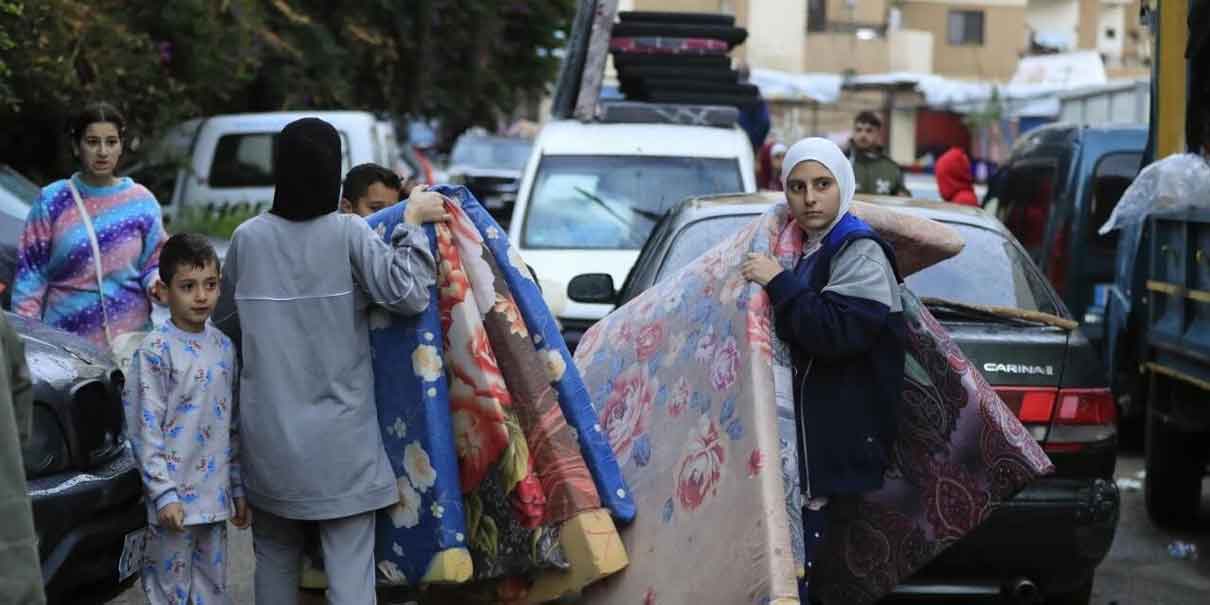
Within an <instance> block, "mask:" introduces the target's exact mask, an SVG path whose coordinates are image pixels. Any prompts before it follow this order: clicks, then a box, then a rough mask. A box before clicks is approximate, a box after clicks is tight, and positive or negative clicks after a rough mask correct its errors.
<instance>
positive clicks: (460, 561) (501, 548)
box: [369, 187, 635, 603]
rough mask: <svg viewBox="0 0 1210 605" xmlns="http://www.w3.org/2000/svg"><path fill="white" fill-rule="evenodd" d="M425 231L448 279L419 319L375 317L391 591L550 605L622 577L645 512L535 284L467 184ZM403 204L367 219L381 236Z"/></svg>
mask: <svg viewBox="0 0 1210 605" xmlns="http://www.w3.org/2000/svg"><path fill="white" fill-rule="evenodd" d="M438 191H439V192H440V193H442V194H444V195H445V196H447V197H448V198H449V200H450V201H449V202H448V203H447V210H448V212H449V214H450V215H451V217H452V220H451V221H450V222H449V223H446V224H439V225H435V226H434V225H427V226H426V227H425V229H426V230H427V231H428V235H429V239H430V242H431V245H432V251H433V255H434V257H435V258H436V259H437V261H438V279H437V283H436V284H435V285H434V286H433V288H432V290H431V292H430V296H431V301H432V303H431V304H430V305H429V308H428V310H426V311H425V312H424V313H422V314H421V315H419V316H416V317H410V318H407V317H398V316H393V315H390V314H387V313H385V312H383V313H381V314H377V315H374V316H372V318H371V343H372V346H373V354H374V374H375V393H376V396H377V401H378V415H379V421H380V423H381V427H382V434H383V441H384V444H385V447H386V450H387V454H388V457H389V458H390V460H391V464H392V466H393V468H394V470H395V474H396V477H397V478H398V479H397V484H398V488H399V502H398V504H396V505H394V506H392V507H390V508H388V509H386V510H384V511H382V512H380V513H379V519H378V535H377V552H376V556H377V569H378V573H379V581H380V583H381V584H384V585H390V586H396V587H403V588H405V589H406V590H405V591H411V592H414V594H412V595H410V596H411V598H414V599H416V600H419V601H421V602H433V603H452V602H459V603H471V602H485V603H497V602H506V603H538V602H545V601H548V600H551V599H555V598H558V597H561V596H564V595H566V594H570V593H575V592H578V591H579V590H580V589H582V588H583V587H584V586H585V585H587V584H589V583H590V582H593V581H595V580H597V579H600V578H602V577H604V576H606V575H609V574H611V573H614V572H617V571H619V570H621V569H622V568H623V567H625V566H626V565H627V557H626V552H625V550H624V548H623V547H622V544H621V540H620V538H619V535H618V531H617V525H618V524H620V523H626V522H629V521H630V520H631V519H633V517H634V514H635V506H634V501H633V500H632V499H631V495H630V493H629V489H628V487H627V485H626V483H625V481H623V479H622V475H621V472H620V469H619V467H618V464H617V460H616V458H615V457H614V454H613V450H612V449H611V448H610V446H609V443H608V441H607V440H606V439H605V436H604V434H603V433H602V429H601V426H600V425H599V423H598V422H597V416H596V412H595V410H594V409H593V407H592V403H591V402H590V401H589V398H588V392H587V390H585V388H584V385H583V382H582V381H581V379H580V376H579V372H578V370H577V369H576V367H575V365H574V364H573V363H572V359H571V356H570V355H569V353H568V351H567V348H566V346H565V345H564V343H563V339H562V337H561V336H560V334H559V331H558V329H557V327H556V324H555V320H554V317H552V316H551V314H550V311H549V310H548V309H547V308H546V306H545V304H544V303H543V302H542V297H541V293H540V291H539V289H538V285H537V284H536V283H534V281H533V279H532V277H531V275H530V273H529V271H528V270H527V269H526V266H525V264H524V263H523V262H522V261H521V259H520V258H519V257H518V256H517V254H516V253H515V252H514V251H513V250H512V248H511V247H510V246H509V244H508V240H507V233H506V232H504V231H503V230H502V229H500V227H499V226H498V225H497V224H496V223H495V221H494V220H493V219H492V218H491V216H490V215H489V214H488V212H487V211H486V210H485V209H484V208H483V206H481V205H480V204H479V202H478V201H476V200H475V199H474V198H473V197H472V196H471V194H470V193H469V192H468V191H467V190H466V189H465V188H461V187H460V188H449V187H443V188H439V189H438ZM403 210H404V205H402V204H400V205H396V206H394V207H392V208H389V209H387V210H384V211H382V212H379V213H378V214H375V215H374V216H372V217H370V219H369V222H370V225H371V227H373V228H374V229H375V230H376V231H377V232H378V233H379V234H380V235H382V236H383V237H384V238H387V237H389V234H390V233H392V231H393V230H394V228H395V226H396V225H397V224H398V223H399V222H400V221H401V220H402V218H403Z"/></svg>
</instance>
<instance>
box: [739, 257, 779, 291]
mask: <svg viewBox="0 0 1210 605" xmlns="http://www.w3.org/2000/svg"><path fill="white" fill-rule="evenodd" d="M782 270H783V269H782V268H781V264H779V263H778V262H777V261H775V260H773V257H771V256H767V255H764V254H757V253H756V252H749V253H748V260H746V261H744V265H743V268H742V271H743V274H744V279H746V280H748V281H753V282H756V283H758V284H760V285H761V286H767V285H769V282H771V281H773V278H774V277H777V275H778V274H779V273H781V272H782Z"/></svg>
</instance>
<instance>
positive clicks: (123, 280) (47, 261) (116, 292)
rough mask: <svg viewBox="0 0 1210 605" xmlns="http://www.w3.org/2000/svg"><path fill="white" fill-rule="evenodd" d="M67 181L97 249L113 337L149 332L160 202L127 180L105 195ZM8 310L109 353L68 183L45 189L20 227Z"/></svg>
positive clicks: (160, 236)
mask: <svg viewBox="0 0 1210 605" xmlns="http://www.w3.org/2000/svg"><path fill="white" fill-rule="evenodd" d="M71 179H72V182H74V183H75V185H76V189H77V190H78V191H79V192H80V197H81V199H83V201H84V206H85V208H87V209H88V214H89V216H90V218H91V219H92V224H93V228H94V229H96V232H97V241H98V243H99V245H100V247H101V257H102V258H101V268H102V271H103V272H104V279H103V283H104V286H103V287H104V294H105V310H106V311H107V314H108V318H109V329H110V333H111V335H112V336H113V337H117V336H118V335H120V334H124V333H127V332H134V331H140V330H147V329H150V327H151V301H150V299H149V298H148V296H147V291H148V289H149V288H150V287H151V285H152V284H153V283H154V282H155V280H156V278H157V277H158V276H159V264H160V262H159V259H160V248H161V247H162V246H163V245H164V241H165V240H166V239H167V234H166V233H165V232H164V224H163V220H162V217H161V214H160V204H159V202H157V201H156V199H155V196H154V195H152V194H151V192H150V191H148V190H147V188H145V187H143V186H142V185H139V184H137V183H135V182H134V181H132V180H130V179H129V178H123V179H120V180H118V182H117V183H115V184H113V185H110V186H108V187H93V186H90V185H88V184H87V183H85V182H84V180H83V179H82V178H80V175H79V173H77V174H75V175H73V176H72V177H71ZM12 306H13V311H14V312H16V313H17V314H18V315H22V316H24V317H29V318H31V319H36V320H38V321H42V322H44V323H47V324H49V325H52V326H55V327H57V328H60V329H63V330H66V331H68V332H72V333H74V334H78V335H80V336H83V337H85V338H87V339H89V340H91V341H92V342H93V343H95V344H97V345H98V346H101V347H104V348H108V347H109V344H108V343H107V342H106V337H105V314H103V313H102V308H101V299H100V297H99V296H97V277H96V265H95V263H94V261H93V256H92V245H91V244H90V243H89V239H88V230H87V227H85V225H84V222H83V220H81V217H80V213H79V211H78V210H77V207H76V203H75V200H73V199H72V195H71V189H70V188H69V187H68V186H67V180H66V179H63V180H59V181H55V182H54V183H51V184H50V185H47V186H46V187H45V188H43V189H42V195H41V196H39V197H38V200H37V201H36V202H34V205H33V207H32V208H31V209H30V212H29V216H28V217H27V218H26V219H25V230H24V231H23V232H22V233H21V242H20V245H19V250H18V252H17V276H16V278H15V279H14V280H13V303H12Z"/></svg>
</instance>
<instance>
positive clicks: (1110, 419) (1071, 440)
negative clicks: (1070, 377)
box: [1046, 389, 1118, 452]
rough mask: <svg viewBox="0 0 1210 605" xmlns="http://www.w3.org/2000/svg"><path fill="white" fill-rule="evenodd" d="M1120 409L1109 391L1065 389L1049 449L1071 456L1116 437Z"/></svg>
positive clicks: (1061, 395) (1060, 392)
mask: <svg viewBox="0 0 1210 605" xmlns="http://www.w3.org/2000/svg"><path fill="white" fill-rule="evenodd" d="M1117 423H1118V408H1117V404H1116V403H1115V402H1114V400H1113V395H1112V394H1111V393H1110V391H1109V389H1063V390H1061V391H1059V399H1058V406H1057V407H1056V408H1055V417H1054V420H1053V421H1052V422H1051V425H1050V437H1049V438H1048V439H1047V442H1046V449H1047V450H1048V451H1053V452H1070V451H1076V450H1080V449H1082V448H1083V447H1084V446H1085V445H1088V444H1090V443H1098V442H1101V441H1107V440H1109V439H1112V438H1113V437H1114V436H1116V435H1117V432H1118V428H1117Z"/></svg>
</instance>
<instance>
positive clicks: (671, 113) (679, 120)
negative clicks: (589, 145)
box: [597, 101, 739, 128]
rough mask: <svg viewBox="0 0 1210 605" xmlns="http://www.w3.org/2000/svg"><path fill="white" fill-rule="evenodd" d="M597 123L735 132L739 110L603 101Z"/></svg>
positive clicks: (599, 106)
mask: <svg viewBox="0 0 1210 605" xmlns="http://www.w3.org/2000/svg"><path fill="white" fill-rule="evenodd" d="M597 120H598V121H600V122H604V123H608V124H681V125H686V126H712V127H715V128H731V127H732V126H735V124H736V123H737V122H738V121H739V109H737V108H735V107H732V106H727V105H685V104H674V103H646V102H641V101H601V102H600V103H599V104H598V106H597Z"/></svg>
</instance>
